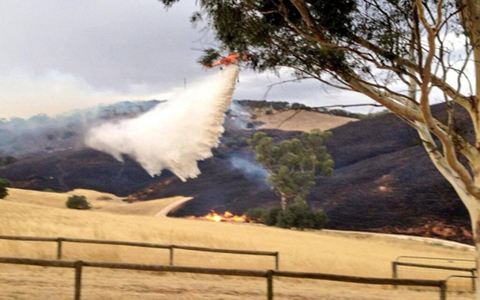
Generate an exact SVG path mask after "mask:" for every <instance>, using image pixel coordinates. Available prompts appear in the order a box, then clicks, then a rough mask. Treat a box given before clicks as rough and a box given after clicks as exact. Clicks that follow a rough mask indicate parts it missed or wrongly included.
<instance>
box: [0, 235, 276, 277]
mask: <svg viewBox="0 0 480 300" xmlns="http://www.w3.org/2000/svg"><path fill="white" fill-rule="evenodd" d="M2 239H3V240H15V241H33V242H55V243H57V260H61V259H62V246H63V244H65V243H83V244H101V245H118V246H131V247H143V248H157V249H168V250H169V252H170V259H169V264H170V266H173V265H174V250H175V249H178V250H187V251H199V252H214V253H227V254H239V255H256V256H273V257H274V258H275V270H277V271H278V270H279V268H280V254H279V253H278V252H271V251H252V250H233V249H218V248H205V247H193V246H181V245H162V244H153V243H142V242H126V241H107V240H90V239H74V238H62V237H58V238H55V237H30V236H5V235H0V240H2Z"/></svg>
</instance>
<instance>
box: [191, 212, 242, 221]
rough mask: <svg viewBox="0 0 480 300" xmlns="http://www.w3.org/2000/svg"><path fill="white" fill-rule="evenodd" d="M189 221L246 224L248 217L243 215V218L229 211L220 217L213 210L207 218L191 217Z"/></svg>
mask: <svg viewBox="0 0 480 300" xmlns="http://www.w3.org/2000/svg"><path fill="white" fill-rule="evenodd" d="M188 219H199V220H209V221H215V222H238V223H245V222H246V219H247V217H246V216H245V215H241V216H237V215H234V214H232V213H231V212H229V211H228V210H227V211H226V212H224V213H223V215H219V214H217V213H216V212H215V211H213V210H212V211H211V212H210V213H208V214H206V215H205V216H201V217H195V216H189V217H188Z"/></svg>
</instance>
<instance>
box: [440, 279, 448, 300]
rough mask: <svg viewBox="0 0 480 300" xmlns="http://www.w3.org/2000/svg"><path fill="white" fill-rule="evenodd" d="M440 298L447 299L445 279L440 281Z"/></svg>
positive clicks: (441, 299)
mask: <svg viewBox="0 0 480 300" xmlns="http://www.w3.org/2000/svg"><path fill="white" fill-rule="evenodd" d="M440 300H447V281H446V280H442V281H440Z"/></svg>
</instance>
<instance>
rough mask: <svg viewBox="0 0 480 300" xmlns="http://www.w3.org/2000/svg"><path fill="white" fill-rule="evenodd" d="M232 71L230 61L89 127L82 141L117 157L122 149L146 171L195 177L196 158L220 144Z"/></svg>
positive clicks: (208, 154) (206, 155)
mask: <svg viewBox="0 0 480 300" xmlns="http://www.w3.org/2000/svg"><path fill="white" fill-rule="evenodd" d="M237 76H238V67H237V66H236V65H231V66H229V67H227V68H225V69H224V70H223V71H221V72H219V73H218V74H215V76H211V77H210V78H207V79H206V80H205V81H203V82H202V83H200V84H198V85H197V86H195V87H192V88H190V89H188V90H187V91H185V92H183V93H181V94H180V95H178V96H176V97H174V98H173V99H170V100H169V101H168V102H167V103H164V104H160V105H158V106H157V107H155V108H154V109H152V110H151V111H149V112H147V113H145V114H143V115H141V116H140V117H138V118H135V119H131V120H125V121H121V122H119V123H106V124H103V125H101V126H99V127H96V128H93V129H91V130H90V131H89V132H88V133H87V135H86V137H85V143H86V145H87V146H89V147H91V148H93V149H96V150H99V151H103V152H106V153H109V154H111V155H112V156H113V157H115V158H116V159H117V160H119V161H123V158H122V154H126V155H128V156H130V157H132V158H133V159H135V160H136V161H137V162H138V163H139V164H140V165H141V166H142V167H143V168H144V169H145V170H146V171H147V172H148V173H149V174H150V175H151V176H154V175H160V174H161V172H162V170H163V169H168V170H170V171H172V172H173V173H174V174H175V175H177V176H178V177H179V178H180V179H181V180H182V181H185V180H186V179H187V178H195V177H197V176H198V175H199V174H200V170H199V169H198V165H197V161H199V160H204V159H206V158H209V157H211V156H212V150H211V149H212V148H214V147H216V146H218V144H219V138H220V136H221V134H222V133H223V131H224V128H223V120H224V112H225V111H226V110H227V109H228V107H229V106H230V103H231V100H232V94H233V91H234V89H235V84H236V81H237Z"/></svg>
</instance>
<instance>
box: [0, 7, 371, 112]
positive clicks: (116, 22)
mask: <svg viewBox="0 0 480 300" xmlns="http://www.w3.org/2000/svg"><path fill="white" fill-rule="evenodd" d="M195 2H196V1H192V0H187V1H180V3H178V4H176V5H174V6H173V7H172V8H169V9H168V10H166V9H165V8H164V6H163V4H162V3H160V2H159V1H158V0H68V1H66V0H42V1H35V0H0V41H1V44H0V118H6V119H9V118H12V117H22V118H28V117H31V116H33V115H37V114H47V115H55V114H59V113H65V112H68V111H71V110H74V109H82V108H87V107H96V106H98V105H106V104H109V103H114V102H118V101H135V100H150V99H157V100H168V98H170V97H173V95H175V94H176V93H178V92H179V91H181V90H183V89H184V86H185V82H186V84H187V85H189V84H192V83H194V82H197V81H201V80H202V78H205V77H206V76H208V74H209V73H212V72H218V70H217V69H210V70H205V69H204V68H202V66H201V65H199V64H198V63H197V62H196V60H197V59H198V58H199V56H201V54H202V51H201V49H203V48H207V47H211V46H214V45H215V40H214V38H213V34H212V32H211V31H210V32H209V31H206V30H205V27H204V25H202V24H200V25H199V26H197V27H194V26H192V24H191V23H190V21H189V18H190V16H191V14H192V13H193V12H194V11H195V10H196V7H195ZM281 73H282V77H281V78H279V77H277V76H276V75H274V74H271V73H263V74H256V73H254V72H252V71H249V70H242V71H241V72H240V79H239V80H240V81H239V83H238V84H237V88H236V91H235V94H234V96H233V99H238V100H240V99H250V100H270V101H288V102H298V103H304V104H307V105H310V106H323V105H331V104H348V103H354V102H358V101H361V102H362V103H363V102H366V101H365V100H364V99H365V98H362V96H361V95H359V94H355V93H345V92H340V91H335V90H332V89H326V88H325V86H323V85H321V84H320V83H319V82H316V81H314V80H307V81H304V82H302V83H296V82H293V83H286V84H282V85H275V86H274V87H273V88H272V89H271V90H270V92H269V93H268V94H267V96H265V93H266V91H267V90H268V86H269V85H271V84H274V83H277V82H281V81H283V80H288V79H291V78H290V77H289V72H288V71H286V70H282V71H281ZM365 109H366V110H367V112H368V110H370V108H364V110H365Z"/></svg>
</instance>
